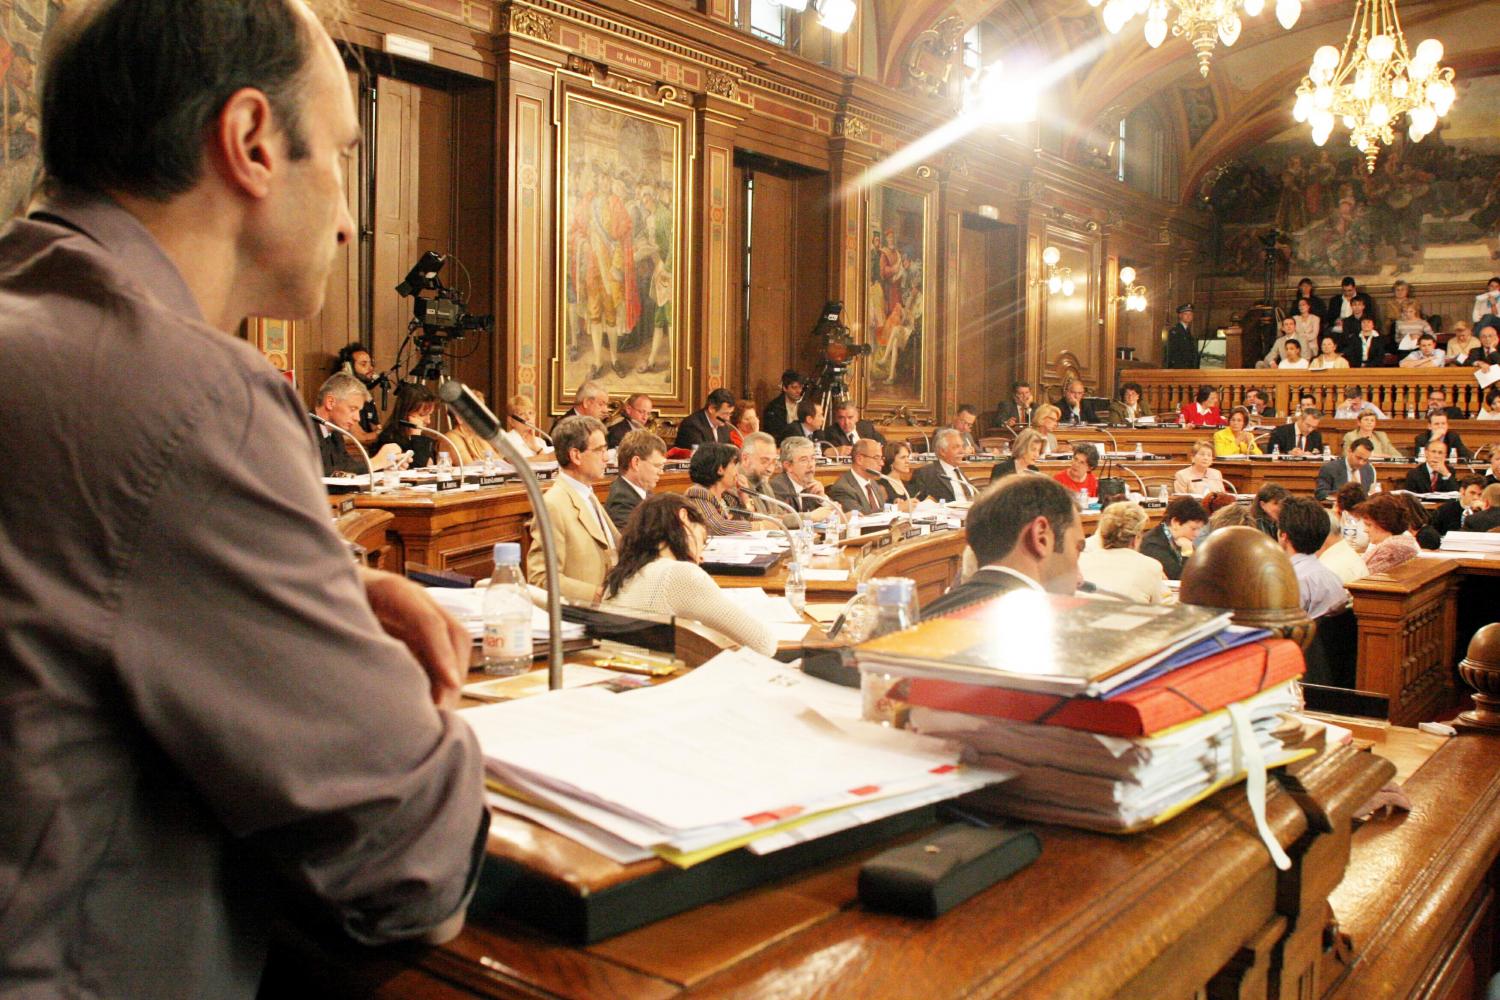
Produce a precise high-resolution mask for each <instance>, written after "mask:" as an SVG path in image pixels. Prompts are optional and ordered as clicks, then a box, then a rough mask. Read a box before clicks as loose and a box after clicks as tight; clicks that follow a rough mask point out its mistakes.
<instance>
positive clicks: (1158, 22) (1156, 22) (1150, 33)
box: [1146, 17, 1167, 49]
mask: <svg viewBox="0 0 1500 1000" xmlns="http://www.w3.org/2000/svg"><path fill="white" fill-rule="evenodd" d="M1166 40H1167V22H1166V21H1164V20H1162V19H1161V18H1159V17H1152V18H1150V19H1148V20H1147V21H1146V44H1147V45H1149V46H1151V47H1152V48H1153V49H1159V48H1161V43H1162V42H1164V41H1166Z"/></svg>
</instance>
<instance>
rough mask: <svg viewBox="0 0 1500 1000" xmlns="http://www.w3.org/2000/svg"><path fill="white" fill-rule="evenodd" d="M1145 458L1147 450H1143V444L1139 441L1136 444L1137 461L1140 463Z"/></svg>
mask: <svg viewBox="0 0 1500 1000" xmlns="http://www.w3.org/2000/svg"><path fill="white" fill-rule="evenodd" d="M1145 457H1146V449H1144V448H1142V447H1141V443H1140V442H1139V441H1137V442H1136V443H1135V460H1136V461H1137V462H1139V461H1140V460H1141V459H1143V458H1145Z"/></svg>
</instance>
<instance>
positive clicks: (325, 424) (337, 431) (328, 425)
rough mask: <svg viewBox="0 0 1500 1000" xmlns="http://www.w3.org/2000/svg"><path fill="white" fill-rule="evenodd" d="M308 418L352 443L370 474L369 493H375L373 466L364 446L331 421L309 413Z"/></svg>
mask: <svg viewBox="0 0 1500 1000" xmlns="http://www.w3.org/2000/svg"><path fill="white" fill-rule="evenodd" d="M308 416H310V417H312V418H313V420H315V421H317V422H318V423H319V424H320V425H322V426H323V427H326V428H328V429H329V430H331V431H333V432H334V433H335V434H342V435H344V437H346V438H348V439H349V440H350V441H353V442H354V447H356V448H358V449H359V453H360V455H361V456H363V458H364V460H365V471H366V472H368V473H369V474H370V492H371V493H374V492H375V466H374V464H373V463H372V462H371V461H370V453H369V452H368V451H366V450H365V446H364V445H362V444H360V443H359V438H357V437H355V436H354V435H353V434H351V433H349V432H348V431H346V430H344V429H343V428H342V427H340V426H339V425H338V424H336V423H334V422H333V421H332V420H327V419H324V418H323V417H320V416H318V415H317V414H316V413H309V414H308Z"/></svg>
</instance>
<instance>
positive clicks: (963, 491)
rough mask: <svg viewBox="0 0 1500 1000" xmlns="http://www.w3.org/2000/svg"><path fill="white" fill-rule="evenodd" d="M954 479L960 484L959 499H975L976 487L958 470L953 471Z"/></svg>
mask: <svg viewBox="0 0 1500 1000" xmlns="http://www.w3.org/2000/svg"><path fill="white" fill-rule="evenodd" d="M953 478H954V480H955V481H957V483H958V491H957V497H958V499H960V500H972V499H973V498H974V487H972V486H970V485H969V481H968V480H967V479H965V478H964V474H963V473H962V472H959V471H958V470H957V469H954V470H953Z"/></svg>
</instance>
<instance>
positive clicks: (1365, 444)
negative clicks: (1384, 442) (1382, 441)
mask: <svg viewBox="0 0 1500 1000" xmlns="http://www.w3.org/2000/svg"><path fill="white" fill-rule="evenodd" d="M1355 448H1368V449H1370V450H1371V451H1374V450H1375V442H1374V441H1371V440H1370V439H1369V438H1355V439H1354V440H1353V441H1350V442H1349V450H1350V451H1353V450H1354V449H1355Z"/></svg>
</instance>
